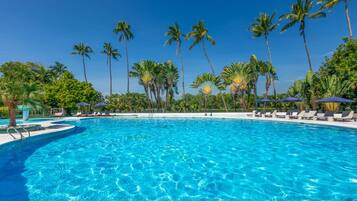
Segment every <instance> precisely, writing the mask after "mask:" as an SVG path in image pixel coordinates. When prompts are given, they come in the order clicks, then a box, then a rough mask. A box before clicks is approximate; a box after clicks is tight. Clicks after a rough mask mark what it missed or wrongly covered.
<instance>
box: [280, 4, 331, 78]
mask: <svg viewBox="0 0 357 201" xmlns="http://www.w3.org/2000/svg"><path fill="white" fill-rule="evenodd" d="M313 5H314V4H313V1H312V0H297V2H296V3H294V4H293V5H292V6H291V11H290V13H287V14H284V15H282V16H281V17H280V20H283V19H286V20H288V23H287V24H286V25H285V26H283V28H282V29H281V31H282V32H284V31H286V30H287V29H289V28H291V27H293V26H294V25H295V24H299V30H300V35H301V36H302V38H303V40H304V46H305V51H306V55H307V60H308V63H309V69H310V70H311V71H312V64H311V58H310V53H309V48H308V45H307V41H306V35H305V27H306V20H307V18H308V19H315V18H319V17H325V16H326V13H325V12H323V11H321V10H320V11H317V12H312V11H311V10H312V8H313Z"/></svg>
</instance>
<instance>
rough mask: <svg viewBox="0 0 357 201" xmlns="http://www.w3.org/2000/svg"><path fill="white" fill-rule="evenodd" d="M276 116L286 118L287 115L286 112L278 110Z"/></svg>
mask: <svg viewBox="0 0 357 201" xmlns="http://www.w3.org/2000/svg"><path fill="white" fill-rule="evenodd" d="M276 117H278V118H285V117H286V112H277V113H276Z"/></svg>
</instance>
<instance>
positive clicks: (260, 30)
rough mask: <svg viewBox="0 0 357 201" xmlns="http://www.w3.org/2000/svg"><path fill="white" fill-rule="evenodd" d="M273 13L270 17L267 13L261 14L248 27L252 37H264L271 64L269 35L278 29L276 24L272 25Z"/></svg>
mask: <svg viewBox="0 0 357 201" xmlns="http://www.w3.org/2000/svg"><path fill="white" fill-rule="evenodd" d="M274 17H275V13H273V14H272V15H271V16H270V15H269V14H267V13H261V14H260V16H259V18H257V19H256V21H255V22H254V23H253V24H252V25H251V26H250V31H251V32H252V33H253V36H254V37H262V36H263V37H264V40H265V45H266V48H267V51H268V57H269V61H270V62H271V63H273V61H272V57H271V51H270V46H269V38H268V37H269V34H270V32H272V31H274V30H275V29H276V28H278V24H276V23H274Z"/></svg>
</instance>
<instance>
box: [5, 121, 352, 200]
mask: <svg viewBox="0 0 357 201" xmlns="http://www.w3.org/2000/svg"><path fill="white" fill-rule="evenodd" d="M67 123H71V124H75V125H76V126H78V128H77V129H76V131H73V133H72V134H70V135H68V134H66V135H65V136H56V137H53V138H51V139H42V140H32V142H22V143H17V144H14V145H13V146H12V147H10V148H9V146H5V147H2V148H1V147H0V200H2V201H10V200H11V201H14V200H30V201H49V200H51V201H60V200H61V201H62V200H66V201H67V200H79V201H82V200H91V201H99V200H109V201H111V200H113V201H114V200H115V201H117V200H135V201H136V200H200V201H201V200H207V201H208V200H354V199H357V150H356V147H357V131H356V130H352V129H341V128H334V127H322V126H312V125H304V124H294V123H277V122H263V121H251V120H223V119H111V118H100V119H87V120H81V121H77V122H67ZM9 149H10V150H9Z"/></svg>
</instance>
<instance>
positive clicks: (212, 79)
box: [191, 73, 222, 112]
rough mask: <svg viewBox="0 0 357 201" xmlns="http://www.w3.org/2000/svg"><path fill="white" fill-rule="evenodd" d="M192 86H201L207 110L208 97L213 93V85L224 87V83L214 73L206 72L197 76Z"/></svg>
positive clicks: (219, 87)
mask: <svg viewBox="0 0 357 201" xmlns="http://www.w3.org/2000/svg"><path fill="white" fill-rule="evenodd" d="M191 86H192V88H198V87H201V92H202V94H203V95H204V98H205V99H204V108H205V112H207V97H208V96H209V95H211V94H212V91H213V89H212V87H216V88H218V89H221V88H222V83H221V81H220V79H219V78H218V77H216V76H215V75H214V74H213V73H204V74H202V75H199V76H197V77H196V80H195V81H194V82H193V83H192V85H191Z"/></svg>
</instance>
